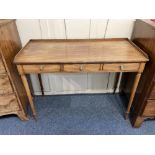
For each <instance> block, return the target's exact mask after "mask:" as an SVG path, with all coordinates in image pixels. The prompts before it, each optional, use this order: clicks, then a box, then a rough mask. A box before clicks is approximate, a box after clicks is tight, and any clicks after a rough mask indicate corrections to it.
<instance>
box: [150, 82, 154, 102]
mask: <svg viewBox="0 0 155 155" xmlns="http://www.w3.org/2000/svg"><path fill="white" fill-rule="evenodd" d="M149 99H154V100H155V83H153V85H152V88H151V92H150V95H149Z"/></svg>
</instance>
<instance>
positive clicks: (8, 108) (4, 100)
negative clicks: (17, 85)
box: [0, 94, 19, 113]
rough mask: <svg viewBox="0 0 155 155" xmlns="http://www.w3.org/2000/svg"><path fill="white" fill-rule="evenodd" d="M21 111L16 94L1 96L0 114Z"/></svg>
mask: <svg viewBox="0 0 155 155" xmlns="http://www.w3.org/2000/svg"><path fill="white" fill-rule="evenodd" d="M17 110H19V106H18V102H17V100H16V97H15V95H14V94H10V95H4V96H0V112H2V113H3V112H4V113H5V112H12V111H17Z"/></svg>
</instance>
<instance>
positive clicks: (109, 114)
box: [0, 94, 155, 135]
mask: <svg viewBox="0 0 155 155" xmlns="http://www.w3.org/2000/svg"><path fill="white" fill-rule="evenodd" d="M126 102H127V100H126V98H125V97H124V96H120V95H110V94H105V95H64V96H63V95H61V96H45V97H35V103H36V107H37V111H38V115H39V116H38V120H37V121H35V120H33V118H32V117H30V120H29V121H26V122H22V121H20V120H19V119H18V117H16V116H5V117H0V134H1V135H2V134H9V135H10V134H33V135H38V134H51V135H55V134H56V135H120V134H121V135H124V134H125V135H127V134H147V135H150V134H155V120H149V121H145V122H144V123H143V125H142V127H141V128H138V129H135V128H132V126H131V124H130V122H129V120H124V117H123V114H124V110H125V108H124V104H125V103H126Z"/></svg>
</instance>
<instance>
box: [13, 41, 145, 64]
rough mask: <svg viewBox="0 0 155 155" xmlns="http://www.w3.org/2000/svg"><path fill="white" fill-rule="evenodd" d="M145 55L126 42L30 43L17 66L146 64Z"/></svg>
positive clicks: (19, 57) (23, 50) (19, 55)
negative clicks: (46, 64) (42, 64)
mask: <svg viewBox="0 0 155 155" xmlns="http://www.w3.org/2000/svg"><path fill="white" fill-rule="evenodd" d="M146 61H148V58H147V55H146V54H145V53H143V51H141V50H140V49H139V48H138V47H136V46H135V45H134V44H133V43H132V42H131V41H129V40H128V39H55V40H54V39H52V40H51V39H50V40H49V39H48V40H44V39H38V40H30V41H29V42H28V43H27V44H26V46H25V47H24V48H23V49H21V50H20V51H19V53H18V54H17V55H16V57H15V59H14V63H16V64H38V63H44V64H45V63H114V62H146Z"/></svg>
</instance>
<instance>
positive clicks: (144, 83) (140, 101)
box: [124, 19, 155, 127]
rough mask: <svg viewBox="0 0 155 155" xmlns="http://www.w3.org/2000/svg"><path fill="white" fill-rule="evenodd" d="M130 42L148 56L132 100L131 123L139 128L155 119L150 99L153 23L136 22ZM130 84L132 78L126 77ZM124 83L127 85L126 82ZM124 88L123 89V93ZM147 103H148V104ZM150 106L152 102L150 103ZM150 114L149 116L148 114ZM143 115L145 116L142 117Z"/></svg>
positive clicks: (154, 45) (154, 72) (153, 69)
mask: <svg viewBox="0 0 155 155" xmlns="http://www.w3.org/2000/svg"><path fill="white" fill-rule="evenodd" d="M132 41H133V42H134V44H136V45H137V46H138V47H139V48H141V49H142V50H143V51H144V52H145V53H147V55H148V56H149V59H150V61H149V62H148V63H146V66H145V69H144V71H143V74H142V76H141V80H140V82H139V84H138V88H137V91H136V95H135V97H134V100H133V106H132V110H131V122H132V125H133V126H134V127H140V125H141V124H142V122H143V121H144V120H145V119H147V118H153V117H155V113H154V115H153V112H152V111H153V109H155V106H154V107H153V106H151V109H152V110H150V108H149V107H150V101H149V100H150V99H151V100H154V97H153V96H154V95H153V94H154V93H153V92H154V79H155V25H154V22H152V21H150V20H149V19H148V20H136V22H135V26H134V29H133V34H132ZM127 79H128V81H129V82H130V81H131V79H132V77H131V76H130V75H128V76H127ZM128 81H127V80H126V83H127V85H128V83H129V82H128ZM125 90H126V88H125V89H124V91H125ZM148 101H149V102H148ZM151 105H153V104H152V102H151ZM149 112H150V114H149ZM144 114H145V116H144Z"/></svg>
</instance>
